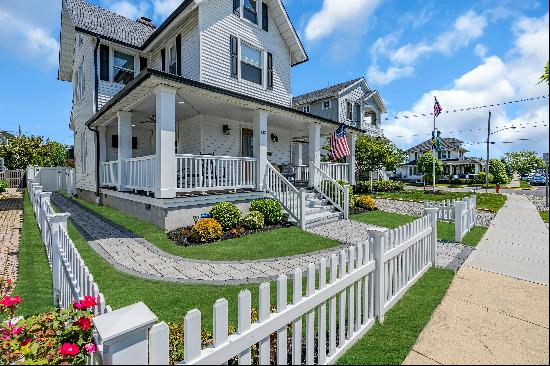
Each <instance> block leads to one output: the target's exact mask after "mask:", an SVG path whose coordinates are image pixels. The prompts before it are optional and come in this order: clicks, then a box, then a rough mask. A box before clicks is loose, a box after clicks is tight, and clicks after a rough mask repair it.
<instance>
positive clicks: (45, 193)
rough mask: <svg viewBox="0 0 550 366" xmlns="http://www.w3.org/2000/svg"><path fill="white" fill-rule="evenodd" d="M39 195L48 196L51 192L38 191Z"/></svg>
mask: <svg viewBox="0 0 550 366" xmlns="http://www.w3.org/2000/svg"><path fill="white" fill-rule="evenodd" d="M39 195H40V197H50V196H51V195H52V192H40V193H39Z"/></svg>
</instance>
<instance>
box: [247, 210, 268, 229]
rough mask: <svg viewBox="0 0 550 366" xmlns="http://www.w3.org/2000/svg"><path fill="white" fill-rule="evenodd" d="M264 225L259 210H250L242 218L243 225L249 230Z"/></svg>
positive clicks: (262, 215) (262, 216)
mask: <svg viewBox="0 0 550 366" xmlns="http://www.w3.org/2000/svg"><path fill="white" fill-rule="evenodd" d="M264 225H265V218H264V214H263V213H261V212H260V211H250V212H249V213H247V214H246V216H245V217H244V219H243V226H244V227H245V228H247V229H250V230H256V229H261V228H263V227H264Z"/></svg>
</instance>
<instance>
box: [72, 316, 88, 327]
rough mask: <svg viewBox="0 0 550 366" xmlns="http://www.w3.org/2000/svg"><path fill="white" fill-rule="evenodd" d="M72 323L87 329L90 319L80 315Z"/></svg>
mask: <svg viewBox="0 0 550 366" xmlns="http://www.w3.org/2000/svg"><path fill="white" fill-rule="evenodd" d="M73 324H74V325H78V326H79V327H80V328H82V330H88V329H90V327H91V326H92V321H91V320H90V318H87V317H85V316H82V317H80V319H78V320H77V321H75V322H74V323H73Z"/></svg>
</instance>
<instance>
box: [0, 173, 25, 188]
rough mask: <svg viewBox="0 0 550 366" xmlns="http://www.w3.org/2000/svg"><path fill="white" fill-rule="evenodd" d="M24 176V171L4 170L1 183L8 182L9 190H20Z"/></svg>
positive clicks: (0, 174)
mask: <svg viewBox="0 0 550 366" xmlns="http://www.w3.org/2000/svg"><path fill="white" fill-rule="evenodd" d="M24 175H25V171H24V170H22V169H17V170H4V171H3V172H0V181H4V182H6V184H7V185H8V186H7V188H20V187H21V183H23V176H24Z"/></svg>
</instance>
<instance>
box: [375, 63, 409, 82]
mask: <svg viewBox="0 0 550 366" xmlns="http://www.w3.org/2000/svg"><path fill="white" fill-rule="evenodd" d="M413 73H414V68H413V67H412V66H404V67H395V66H391V67H389V68H388V69H386V71H383V70H381V69H380V68H379V67H378V65H372V66H370V67H369V69H368V70H367V80H368V81H369V82H373V83H374V84H378V85H386V84H389V83H391V82H392V81H394V80H397V79H401V78H404V77H407V76H410V75H412V74H413Z"/></svg>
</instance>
